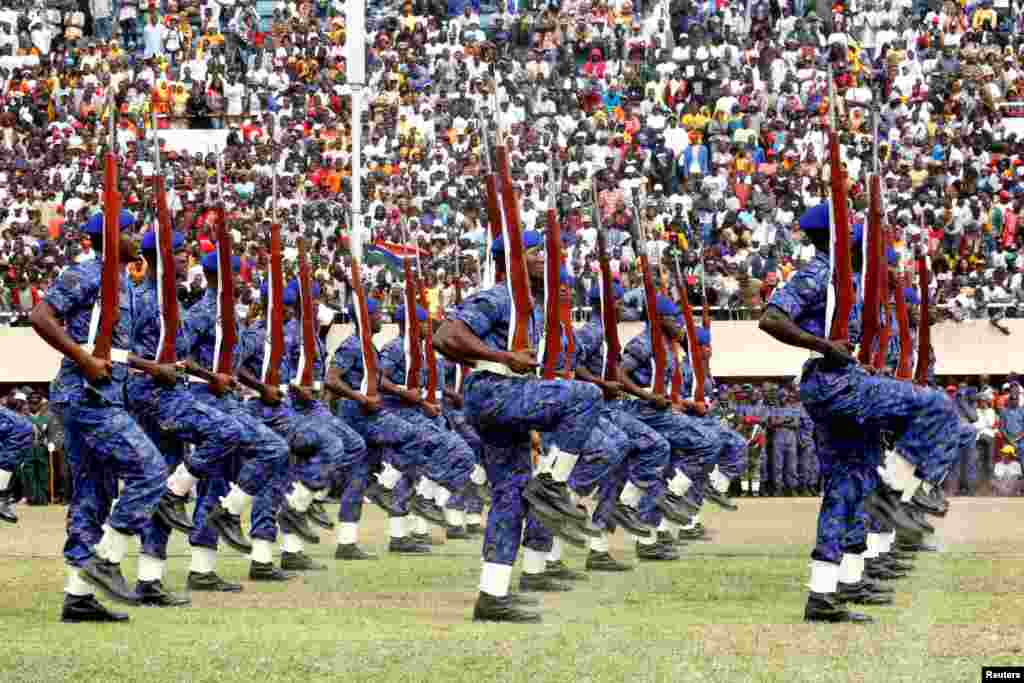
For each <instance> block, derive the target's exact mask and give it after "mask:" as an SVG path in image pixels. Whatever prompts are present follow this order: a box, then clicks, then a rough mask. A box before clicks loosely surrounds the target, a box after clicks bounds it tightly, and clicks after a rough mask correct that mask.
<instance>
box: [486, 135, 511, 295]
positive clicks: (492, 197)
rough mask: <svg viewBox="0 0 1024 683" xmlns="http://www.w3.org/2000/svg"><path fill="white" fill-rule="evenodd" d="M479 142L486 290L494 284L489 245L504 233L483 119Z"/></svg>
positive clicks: (499, 196) (495, 175)
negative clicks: (484, 192) (483, 190)
mask: <svg viewBox="0 0 1024 683" xmlns="http://www.w3.org/2000/svg"><path fill="white" fill-rule="evenodd" d="M480 140H481V142H482V143H483V147H484V153H483V159H484V187H485V188H486V190H487V201H486V207H487V228H488V229H487V233H486V235H485V238H484V263H485V266H484V277H483V280H482V282H481V285H482V286H483V287H484V288H485V289H486V288H488V287H493V286H494V283H495V267H494V258H493V257H492V256H491V245H492V244H493V243H494V240H496V239H498V238H499V237H501V235H502V234H503V233H504V231H505V228H504V225H505V224H504V221H503V220H502V210H501V193H499V192H498V176H497V174H495V172H494V169H493V168H492V167H491V148H490V145H489V143H488V140H487V128H485V127H484V126H483V119H481V123H480Z"/></svg>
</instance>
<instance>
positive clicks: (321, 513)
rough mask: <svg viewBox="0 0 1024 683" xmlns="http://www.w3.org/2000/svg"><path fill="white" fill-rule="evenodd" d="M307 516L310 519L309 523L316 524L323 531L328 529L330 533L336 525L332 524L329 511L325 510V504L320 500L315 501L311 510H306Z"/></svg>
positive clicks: (311, 504) (311, 505)
mask: <svg viewBox="0 0 1024 683" xmlns="http://www.w3.org/2000/svg"><path fill="white" fill-rule="evenodd" d="M306 516H307V517H309V521H311V522H313V524H316V525H317V526H318V527H320V528H321V529H327V530H328V531H330V530H331V529H333V528H334V524H332V523H331V518H330V517H328V516H327V510H326V508H324V504H323V503H321V502H320V501H319V500H314V501H313V502H312V503H310V504H309V509H308V510H306Z"/></svg>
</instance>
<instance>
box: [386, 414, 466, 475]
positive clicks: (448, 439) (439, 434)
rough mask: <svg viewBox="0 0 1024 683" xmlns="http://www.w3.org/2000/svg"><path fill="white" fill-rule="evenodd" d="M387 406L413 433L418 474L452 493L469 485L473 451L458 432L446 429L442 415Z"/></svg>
mask: <svg viewBox="0 0 1024 683" xmlns="http://www.w3.org/2000/svg"><path fill="white" fill-rule="evenodd" d="M391 409H393V410H395V412H396V414H397V415H398V416H399V417H400V418H401V419H403V420H405V421H406V422H408V423H409V424H410V425H411V426H412V429H413V432H414V433H415V434H416V437H417V439H416V441H417V443H418V445H419V447H420V449H421V450H420V455H419V464H420V466H421V467H420V474H421V475H423V476H424V477H426V478H428V479H430V480H431V481H433V482H434V483H437V484H440V485H441V486H443V487H445V488H446V489H448V490H449V491H450V492H452V493H458V492H461V491H462V490H463V489H465V488H466V486H468V485H469V475H470V474H472V472H473V464H474V463H475V462H476V454H475V453H474V452H473V449H472V448H470V447H469V444H467V443H466V442H465V441H464V440H463V439H462V437H461V436H459V434H458V433H457V432H455V431H453V430H451V429H449V428H448V422H447V421H446V420H445V418H444V416H443V415H438V416H437V417H428V416H427V415H426V414H425V413H424V412H423V411H422V410H420V409H419V408H417V407H411V406H399V405H392V406H391Z"/></svg>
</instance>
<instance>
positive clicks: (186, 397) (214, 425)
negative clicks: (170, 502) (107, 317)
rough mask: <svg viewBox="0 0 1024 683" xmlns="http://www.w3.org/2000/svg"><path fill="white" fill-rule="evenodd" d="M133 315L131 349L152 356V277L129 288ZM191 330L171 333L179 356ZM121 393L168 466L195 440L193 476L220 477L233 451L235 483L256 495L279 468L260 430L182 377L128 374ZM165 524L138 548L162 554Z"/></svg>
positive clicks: (155, 338)
mask: <svg viewBox="0 0 1024 683" xmlns="http://www.w3.org/2000/svg"><path fill="white" fill-rule="evenodd" d="M132 295H133V299H134V303H133V307H134V315H133V318H132V327H131V344H132V352H133V353H134V354H135V355H137V356H139V357H140V358H146V359H149V360H153V359H155V358H156V355H157V346H158V345H159V341H160V327H161V312H160V303H159V297H158V293H157V283H156V280H155V279H148V278H147V279H145V280H143V281H142V282H141V283H139V284H138V285H137V286H136V287H135V288H134V289H133V291H132ZM192 345H193V342H192V340H191V338H190V331H189V330H188V329H186V328H185V327H184V326H182V327H181V328H179V329H178V331H177V335H176V344H175V346H176V351H177V354H178V357H179V358H184V357H186V356H187V355H188V354H189V352H190V351H191V349H192ZM125 396H126V398H127V401H128V407H129V409H130V410H131V412H132V414H133V415H135V417H136V419H137V420H138V421H139V424H140V425H142V428H143V429H144V430H145V431H146V433H147V434H148V435H149V436H150V438H151V439H152V440H153V442H154V443H155V444H157V446H158V447H159V448H160V452H161V453H163V455H164V459H165V461H166V464H167V468H168V472H172V471H173V470H174V468H176V467H177V466H178V464H179V463H181V462H183V461H185V443H186V442H188V443H191V444H193V445H194V447H195V448H194V450H193V451H192V454H191V456H190V457H189V458H188V460H187V462H186V467H187V468H188V470H189V472H190V473H192V475H193V476H195V477H197V478H200V479H205V478H225V477H226V475H227V474H228V472H227V469H228V467H229V466H230V465H231V463H232V459H233V458H234V457H238V458H240V459H241V460H242V464H241V466H240V468H239V471H238V475H237V484H238V487H239V488H240V489H242V490H243V491H244V492H245V493H247V494H249V495H252V496H255V495H258V494H259V493H260V492H261V491H263V489H265V488H267V487H268V486H269V485H270V483H271V476H272V473H273V472H274V469H275V467H276V468H280V462H281V458H282V455H281V451H280V450H279V449H277V448H276V443H277V442H276V441H272V442H267V441H265V440H263V439H262V438H261V432H252V431H250V430H248V429H247V428H246V426H245V425H243V424H242V423H241V422H240V421H238V420H236V419H235V418H234V417H232V416H231V415H229V414H228V413H226V412H224V411H223V410H221V406H219V405H216V406H215V405H214V404H213V403H212V402H203V401H197V400H196V399H195V397H194V395H193V393H192V392H191V391H190V389H189V382H188V380H187V379H186V378H184V377H181V378H179V379H178V381H177V382H176V383H175V385H174V386H170V387H168V386H163V385H161V384H159V383H157V381H156V380H154V379H153V378H152V377H150V376H149V375H135V376H133V377H132V378H130V379H129V381H128V384H127V387H126V390H125ZM169 537H170V529H169V528H167V527H166V526H165V525H163V524H159V523H157V522H156V521H154V522H152V523H151V524H150V525H149V526H148V527H147V528H146V531H145V532H144V533H143V535H142V551H143V552H144V553H145V554H147V555H149V556H151V557H155V558H158V559H161V560H163V559H166V558H167V541H168V539H169Z"/></svg>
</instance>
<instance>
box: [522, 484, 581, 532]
mask: <svg viewBox="0 0 1024 683" xmlns="http://www.w3.org/2000/svg"><path fill="white" fill-rule="evenodd" d="M523 497H524V498H526V500H527V501H528V502H529V503H530V505H534V506H536V507H538V508H542V509H543V508H548V509H550V510H551V512H552V514H551V515H549V516H555V517H557V516H563V517H569V518H570V519H575V520H579V521H581V522H582V521H585V520H586V519H587V515H586V513H585V512H581V511H580V509H579V508H578V507H576V504H575V503H573V502H572V500H571V498H570V497H569V487H568V486H566V485H565V484H564V483H561V482H556V481H555V480H554V479H552V478H551V475H549V474H541V475H538V476H536V477H533V478H532V479H530V482H529V483H528V484H527V485H526V489H525V490H524V491H523Z"/></svg>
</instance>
